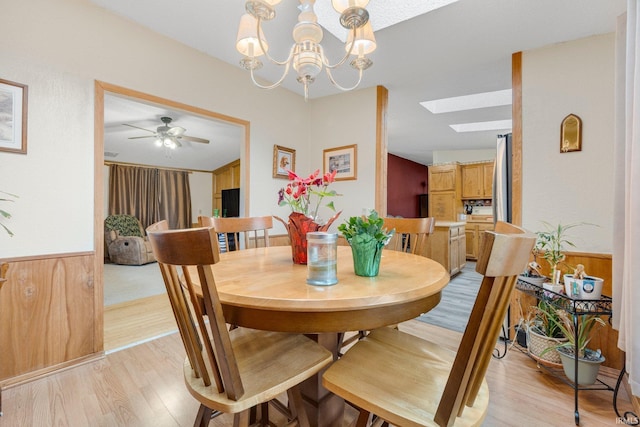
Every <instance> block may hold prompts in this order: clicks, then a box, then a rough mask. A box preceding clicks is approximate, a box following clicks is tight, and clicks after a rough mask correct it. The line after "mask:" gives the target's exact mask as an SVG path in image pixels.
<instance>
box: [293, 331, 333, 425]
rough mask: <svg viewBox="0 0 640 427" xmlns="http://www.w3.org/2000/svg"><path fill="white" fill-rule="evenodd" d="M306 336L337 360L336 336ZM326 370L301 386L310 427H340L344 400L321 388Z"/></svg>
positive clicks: (331, 334) (327, 334)
mask: <svg viewBox="0 0 640 427" xmlns="http://www.w3.org/2000/svg"><path fill="white" fill-rule="evenodd" d="M307 336H308V337H309V338H311V339H313V340H314V341H316V342H317V343H319V344H321V345H322V346H324V347H325V348H326V349H328V350H329V351H331V353H332V354H333V360H337V359H338V350H339V349H338V343H339V342H338V334H336V333H326V334H307ZM327 368H328V367H327ZM327 368H325V369H323V370H321V371H320V372H318V374H317V375H315V376H313V377H311V378H309V379H308V380H306V381H305V382H303V383H302V384H301V389H302V398H303V399H304V402H305V409H306V410H307V414H308V415H309V423H310V424H311V427H341V426H342V421H343V418H344V400H343V399H342V398H341V397H339V396H336V395H335V394H333V393H331V392H330V391H329V390H327V389H326V388H324V387H323V386H322V374H323V373H324V371H325V370H326V369H327Z"/></svg>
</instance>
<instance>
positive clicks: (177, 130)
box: [167, 126, 187, 136]
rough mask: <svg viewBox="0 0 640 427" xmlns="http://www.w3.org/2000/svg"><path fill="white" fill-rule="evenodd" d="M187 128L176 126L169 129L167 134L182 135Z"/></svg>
mask: <svg viewBox="0 0 640 427" xmlns="http://www.w3.org/2000/svg"><path fill="white" fill-rule="evenodd" d="M186 131H187V130H186V129H185V128H183V127H180V126H174V127H172V128H171V129H169V130H168V131H167V134H169V135H171V136H182V135H184V133H185V132H186Z"/></svg>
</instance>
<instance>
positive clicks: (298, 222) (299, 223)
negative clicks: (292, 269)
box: [273, 211, 342, 264]
mask: <svg viewBox="0 0 640 427" xmlns="http://www.w3.org/2000/svg"><path fill="white" fill-rule="evenodd" d="M341 213H342V211H340V212H338V213H337V214H335V215H334V216H332V217H331V219H329V221H327V222H326V223H324V224H318V223H317V222H316V221H315V220H314V219H313V218H311V217H308V216H306V215H305V214H303V213H301V212H292V213H291V214H290V215H289V221H287V222H285V221H284V220H283V219H282V218H279V217H277V216H275V215H274V216H273V217H274V218H275V219H277V220H278V221H280V222H281V223H282V224H284V226H285V228H286V229H287V233H288V234H289V240H290V241H291V257H292V259H293V262H294V264H306V263H307V233H311V232H314V231H327V230H328V229H329V227H330V226H331V224H332V223H333V221H335V220H336V219H337V218H338V217H339V216H340V214H341Z"/></svg>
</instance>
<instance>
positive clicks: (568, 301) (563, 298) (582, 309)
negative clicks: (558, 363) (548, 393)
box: [516, 280, 615, 425]
mask: <svg viewBox="0 0 640 427" xmlns="http://www.w3.org/2000/svg"><path fill="white" fill-rule="evenodd" d="M516 289H518V290H519V291H521V292H523V293H525V294H527V295H531V296H533V297H535V298H537V299H538V300H545V301H546V302H549V303H552V304H554V305H555V306H556V307H558V308H561V309H563V310H565V311H566V312H567V313H569V314H570V315H571V316H572V318H573V323H574V331H576V334H577V331H578V317H579V316H582V315H585V314H586V315H596V316H611V306H612V301H611V298H610V297H608V296H604V295H603V296H602V297H600V299H599V300H581V299H573V298H570V297H568V296H567V295H565V294H560V293H556V292H552V291H548V290H546V289H544V288H543V287H542V286H539V285H535V284H532V283H528V282H524V281H522V280H518V282H517V284H516ZM609 319H611V317H609ZM575 342H577V337H576V341H575ZM577 354H578V351H577V349H574V355H575V357H574V362H575V364H574V378H575V379H576V382H572V381H570V380H569V379H568V378H567V377H566V376H565V375H563V372H562V370H558V369H553V368H551V367H549V366H545V365H543V364H540V363H538V366H541V367H542V368H544V369H545V370H547V371H548V372H549V373H551V374H552V375H554V376H556V377H557V378H559V379H560V380H562V381H563V382H565V383H566V384H568V385H569V386H570V387H572V388H573V390H574V402H575V411H574V416H575V423H576V425H579V424H580V413H579V411H578V392H579V391H580V390H609V391H615V390H614V389H613V388H612V387H611V386H609V385H608V384H606V383H604V382H603V381H601V380H600V379H596V382H595V383H594V384H593V385H578V384H577V380H578V356H577Z"/></svg>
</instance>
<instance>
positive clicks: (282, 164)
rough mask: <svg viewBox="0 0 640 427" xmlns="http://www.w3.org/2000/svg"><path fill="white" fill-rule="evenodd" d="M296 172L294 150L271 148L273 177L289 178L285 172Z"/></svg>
mask: <svg viewBox="0 0 640 427" xmlns="http://www.w3.org/2000/svg"><path fill="white" fill-rule="evenodd" d="M289 170H291V171H293V172H295V171H296V150H294V149H293V148H287V147H281V146H280V145H274V146H273V177H274V178H284V179H287V178H289V173H288V172H287V171H289Z"/></svg>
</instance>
